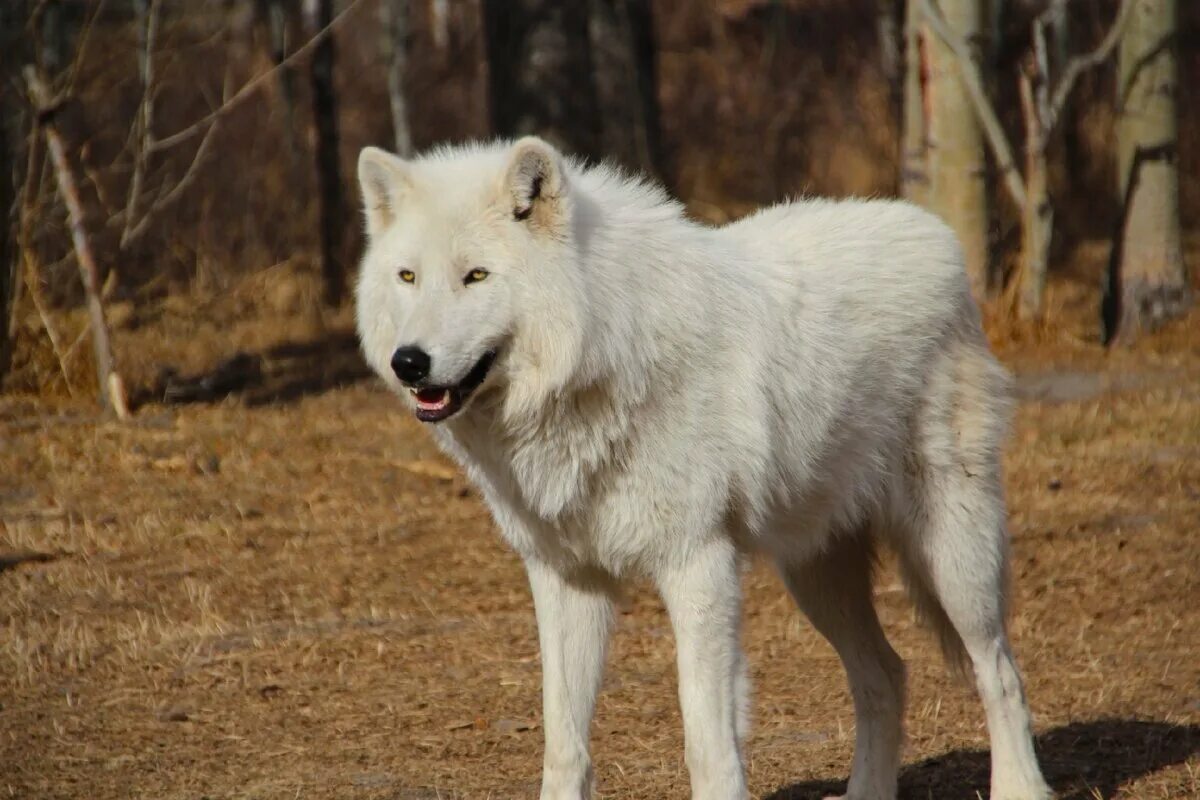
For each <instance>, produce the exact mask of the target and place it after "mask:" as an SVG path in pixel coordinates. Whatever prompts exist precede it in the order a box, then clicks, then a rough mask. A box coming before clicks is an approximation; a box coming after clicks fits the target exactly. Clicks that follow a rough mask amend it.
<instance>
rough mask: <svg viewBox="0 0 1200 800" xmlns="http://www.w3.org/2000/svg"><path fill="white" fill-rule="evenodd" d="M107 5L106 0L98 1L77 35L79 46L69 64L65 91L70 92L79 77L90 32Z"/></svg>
mask: <svg viewBox="0 0 1200 800" xmlns="http://www.w3.org/2000/svg"><path fill="white" fill-rule="evenodd" d="M107 4H108V0H100V1H99V2H98V3H96V10H95V11H93V12H92V15H91V16H90V17H88V21H87V25H86V26H85V27H84V29H83V32H82V33H81V34H80V35H79V46H78V47H77V48H76V50H75V60H74V61H73V62H72V64H71V71H70V72H69V73H68V75H67V88H66V91H68V92H69V91H71V89H72V88H73V87H74V86H75V80H76V78H78V77H79V71H80V70H81V69H82V68H83V61H84V57H85V56H86V55H87V49H88V43H89V42H91V40H92V30H93V29H94V28H95V27H96V20H98V19H100V15H101V14H103V13H104V6H105V5H107Z"/></svg>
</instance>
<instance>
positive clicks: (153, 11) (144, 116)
mask: <svg viewBox="0 0 1200 800" xmlns="http://www.w3.org/2000/svg"><path fill="white" fill-rule="evenodd" d="M143 7H144V8H145V12H144V16H145V27H143V28H142V30H141V34H142V35H141V39H142V47H141V52H140V53H138V60H139V61H140V62H141V63H140V65H139V66H140V67H141V73H142V103H141V107H140V108H139V109H138V111H139V114H138V116H139V121H138V127H139V128H140V129H141V134H142V143H141V146H140V147H138V149H137V152H136V153H135V154H134V158H133V177H131V178H130V179H129V197H128V199H127V200H126V201H125V228H124V230H122V231H121V246H122V247H124V246H125V241H126V240H127V239H128V238H129V232H130V231H131V230H132V229H133V225H134V220H135V219H137V216H138V204H139V203H140V202H141V199H142V183H143V182H144V181H145V179H146V165H147V162H148V161H149V159H150V153H151V152H152V148H153V147H154V89H155V87H154V42H155V40H156V39H157V38H158V19H159V9H160V3H159V0H150V5H149V7H145V6H143ZM139 22H141V20H139Z"/></svg>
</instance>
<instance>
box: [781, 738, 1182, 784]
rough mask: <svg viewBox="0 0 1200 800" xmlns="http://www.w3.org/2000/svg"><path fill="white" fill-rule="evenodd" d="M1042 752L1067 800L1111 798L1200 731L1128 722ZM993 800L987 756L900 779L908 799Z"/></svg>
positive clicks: (1165, 762) (927, 765) (1048, 745)
mask: <svg viewBox="0 0 1200 800" xmlns="http://www.w3.org/2000/svg"><path fill="white" fill-rule="evenodd" d="M1037 752H1038V758H1039V760H1040V761H1041V764H1042V770H1043V772H1044V773H1045V775H1046V780H1047V781H1049V783H1050V785H1051V786H1052V787H1053V788H1054V791H1055V794H1056V796H1057V797H1058V798H1059V799H1060V800H1096V798H1109V797H1113V796H1114V795H1115V794H1116V793H1117V790H1118V789H1119V788H1120V787H1121V786H1122V785H1124V784H1126V783H1128V782H1130V781H1132V780H1135V779H1137V778H1140V777H1141V776H1143V775H1148V774H1150V773H1153V772H1156V771H1158V770H1160V769H1162V768H1164V767H1167V766H1170V765H1172V764H1179V763H1182V762H1184V761H1186V760H1187V759H1188V758H1190V757H1191V756H1192V755H1194V754H1195V753H1197V752H1200V726H1196V725H1171V724H1168V723H1165V722H1149V721H1142V720H1125V719H1102V720H1096V721H1093V722H1074V723H1071V724H1070V725H1064V726H1063V727H1061V728H1055V729H1054V730H1052V731H1047V732H1046V733H1043V734H1042V735H1041V736H1038V737H1037ZM845 789H846V784H845V782H844V781H804V782H802V783H797V784H794V785H792V786H789V787H786V788H783V789H780V790H778V791H776V792H775V793H773V794H771V795H769V796H768V798H767V800H813V799H814V798H821V797H824V796H826V795H829V794H838V793H841V792H844V791H845ZM987 796H988V752H987V751H986V750H955V751H953V752H950V753H946V754H945V755H941V756H937V757H935V758H928V759H925V760H924V761H921V762H920V763H917V764H913V765H911V766H908V767H906V768H905V769H904V770H903V772H902V773H901V774H900V797H901V798H909V799H910V800H918V799H920V800H925V798H930V797H932V798H975V797H987Z"/></svg>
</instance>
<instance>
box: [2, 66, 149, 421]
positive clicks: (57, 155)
mask: <svg viewBox="0 0 1200 800" xmlns="http://www.w3.org/2000/svg"><path fill="white" fill-rule="evenodd" d="M25 81H26V84H27V85H28V87H29V95H30V98H31V99H32V100H33V105H34V108H35V109H37V112H36V113H38V114H39V116H40V118H41V123H42V133H43V135H44V136H45V139H46V147H47V149H48V150H49V152H50V161H51V163H53V164H54V172H55V176H56V177H57V178H58V192H59V195H60V196H61V197H62V201H63V204H64V205H65V206H66V207H67V219H68V221H69V222H70V226H71V242H72V244H73V245H74V247H75V258H76V260H77V261H78V262H79V277H80V279H81V280H82V281H83V291H84V295H85V296H86V298H87V309H88V319H89V323H90V325H91V329H92V350H93V353H94V355H95V359H96V379H97V382H98V383H99V388H100V403H101V405H103V406H104V407H105V408H108V409H109V410H111V411H113V412H115V413H116V415H117V416H118V417H120V418H124V417H126V416H128V415H129V410H128V406H127V405H126V400H125V387H124V384H123V383H122V382H121V376H120V375H119V374H118V373H117V370H116V364H115V362H114V359H113V354H112V345H111V343H110V342H109V337H108V322H107V321H106V320H105V318H104V304H103V302H102V301H101V299H100V269H99V267H98V266H97V264H96V258H95V256H94V255H93V253H92V245H91V241H90V240H89V239H88V235H87V230H86V228H85V226H84V212H83V203H82V202H81V201H80V199H79V188H78V184H77V182H76V180H75V172H74V169H73V168H72V166H71V162H70V160H69V158H68V157H67V146H66V143H65V142H64V141H63V139H62V136H61V135H60V134H59V132H58V129H57V128H56V127H55V125H54V111H55V109H54V108H53V107H52V106H51V104H52V101H53V98H51V96H50V90H49V89H48V88H47V87H46V84H45V82H44V81H43V80H42V79H41V78H40V77H39V76H38V75H37V73H36V72H35V71H34V69H33V68H32V67H27V68H26V70H25Z"/></svg>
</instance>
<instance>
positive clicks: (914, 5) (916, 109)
mask: <svg viewBox="0 0 1200 800" xmlns="http://www.w3.org/2000/svg"><path fill="white" fill-rule="evenodd" d="M926 41H927V40H926V37H925V35H924V33H923V31H922V25H921V3H920V0H906V2H905V4H904V90H903V91H904V99H903V104H904V108H903V111H902V114H901V133H900V191H901V193H902V194H903V196H904V199H906V200H908V201H910V202H913V203H916V204H917V205H922V206H923V205H925V204H926V202H927V200H928V199H929V169H928V167H929V165H928V160H927V155H928V140H927V138H926V137H927V135H928V131H929V111H930V109H929V106H928V104H927V102H926V101H927V99H928V98H927V97H926V95H925V79H926V77H927V74H926V70H927V67H928V62H927V59H926Z"/></svg>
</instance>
